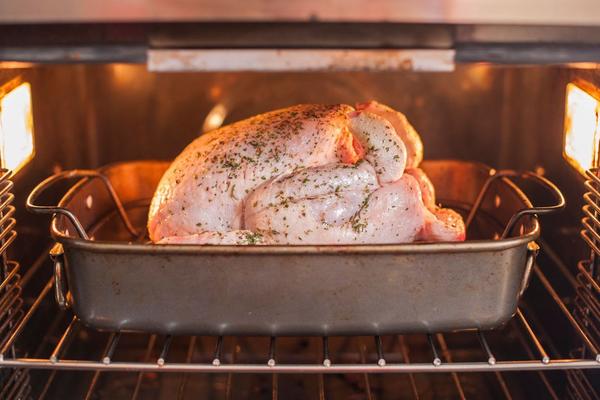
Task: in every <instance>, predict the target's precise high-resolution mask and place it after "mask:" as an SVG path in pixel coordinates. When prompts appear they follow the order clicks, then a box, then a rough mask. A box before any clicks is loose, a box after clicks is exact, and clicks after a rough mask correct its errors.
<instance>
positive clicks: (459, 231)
mask: <svg viewBox="0 0 600 400" xmlns="http://www.w3.org/2000/svg"><path fill="white" fill-rule="evenodd" d="M421 159H422V143H421V141H420V138H419V136H418V134H417V133H416V132H415V131H414V129H412V127H411V126H410V124H408V121H406V118H404V116H403V115H402V114H400V113H397V112H396V111H394V110H392V109H390V108H389V107H386V106H383V105H381V104H379V103H375V102H371V103H367V104H365V105H360V106H359V107H357V110H355V109H353V108H352V107H350V106H347V105H333V106H324V105H299V106H295V107H290V108H287V109H282V110H277V111H273V112H270V113H266V114H262V115H259V116H256V117H253V118H249V119H247V120H243V121H240V122H238V123H235V124H232V125H229V126H226V127H223V128H220V129H217V130H215V131H212V132H210V133H208V134H206V135H204V136H202V137H200V138H198V139H196V140H195V141H194V142H192V143H191V144H190V145H189V146H188V147H187V148H186V149H185V150H184V151H183V152H182V153H181V154H180V155H179V156H178V157H177V158H176V160H175V161H174V162H173V164H172V165H171V166H170V168H169V169H168V170H167V172H166V173H165V175H164V176H163V178H162V179H161V181H160V183H159V186H158V189H157V191H156V194H155V196H154V198H153V200H152V204H151V207H150V212H149V219H148V230H149V233H150V238H151V239H152V240H153V241H154V242H157V243H163V244H175V243H177V244H186V243H194V244H242V245H243V244H352V243H401V242H410V241H414V240H426V241H427V240H442V241H446V240H464V224H463V223H462V218H461V217H460V216H459V215H458V214H456V213H454V212H453V211H452V210H447V209H442V208H439V207H438V206H436V204H435V191H434V188H433V185H432V184H431V182H430V181H429V179H428V178H427V176H426V175H425V173H424V172H423V171H421V170H420V169H418V168H417V166H418V163H419V162H420V160H421ZM407 168H408V169H407Z"/></svg>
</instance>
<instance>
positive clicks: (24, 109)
mask: <svg viewBox="0 0 600 400" xmlns="http://www.w3.org/2000/svg"><path fill="white" fill-rule="evenodd" d="M8 85H11V82H9V83H8V84H7V86H8ZM11 86H12V85H11ZM5 87H6V86H5ZM33 153H34V150H33V116H32V113H31V86H30V85H29V83H27V82H25V83H22V84H20V85H18V86H17V87H15V88H14V89H12V90H10V91H6V92H4V91H3V90H2V88H0V163H1V165H2V168H7V169H10V170H12V171H13V172H15V173H16V172H17V171H18V170H19V169H21V168H22V167H23V166H24V165H25V164H27V162H28V161H29V160H31V158H32V157H33Z"/></svg>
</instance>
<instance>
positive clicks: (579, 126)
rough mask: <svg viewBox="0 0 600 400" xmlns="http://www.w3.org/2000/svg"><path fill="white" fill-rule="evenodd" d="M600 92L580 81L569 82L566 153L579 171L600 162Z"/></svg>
mask: <svg viewBox="0 0 600 400" xmlns="http://www.w3.org/2000/svg"><path fill="white" fill-rule="evenodd" d="M585 86H586V87H587V86H588V85H585ZM590 92H594V94H591V93H590ZM599 93H600V91H599V90H597V89H596V90H594V88H593V87H591V85H590V90H589V91H588V90H584V89H582V87H581V86H579V85H578V84H574V83H569V84H568V85H567V102H566V103H567V104H566V113H565V136H564V155H565V157H566V159H567V161H569V163H570V164H571V165H572V166H573V167H575V168H576V169H577V170H579V171H580V172H585V170H588V169H590V168H592V167H596V166H598V156H599V154H598V150H599V148H598V141H599V140H600V122H599V115H600V95H599Z"/></svg>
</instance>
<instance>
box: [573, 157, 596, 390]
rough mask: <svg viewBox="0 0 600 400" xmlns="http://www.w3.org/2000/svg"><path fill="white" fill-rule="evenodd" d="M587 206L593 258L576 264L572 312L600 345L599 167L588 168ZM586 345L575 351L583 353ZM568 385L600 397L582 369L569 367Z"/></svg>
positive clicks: (586, 232) (586, 222)
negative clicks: (576, 369) (575, 369)
mask: <svg viewBox="0 0 600 400" xmlns="http://www.w3.org/2000/svg"><path fill="white" fill-rule="evenodd" d="M586 178H587V179H586V181H585V187H586V189H587V190H588V191H587V192H586V193H585V194H584V195H583V199H584V206H583V214H584V217H583V218H582V221H581V223H582V225H583V229H582V231H581V237H582V238H583V240H584V241H585V242H586V243H587V245H588V246H589V248H590V259H589V260H584V261H581V262H579V263H578V264H577V275H576V277H575V278H576V294H575V297H574V299H573V305H572V309H573V316H574V317H575V319H576V320H577V321H578V323H579V324H580V326H581V328H582V329H583V331H584V332H585V333H586V335H587V336H588V338H589V339H590V341H591V342H592V343H593V344H594V345H595V346H596V347H598V346H599V345H600V271H599V266H600V177H599V169H598V168H592V169H590V170H588V171H586ZM586 351H587V350H586V348H585V347H582V348H581V349H580V350H579V351H577V352H575V354H576V355H577V356H581V357H584V356H585V355H586ZM567 379H568V383H569V387H570V389H571V392H572V393H573V394H576V395H577V396H578V397H577V398H579V399H595V398H598V397H600V393H598V391H597V388H596V387H594V385H592V384H591V383H590V379H589V378H588V376H587V374H586V373H585V372H583V371H570V372H569V373H568V374H567Z"/></svg>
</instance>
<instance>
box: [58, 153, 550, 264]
mask: <svg viewBox="0 0 600 400" xmlns="http://www.w3.org/2000/svg"><path fill="white" fill-rule="evenodd" d="M424 162H428V163H459V164H470V165H472V166H474V167H476V168H479V169H481V170H483V171H487V172H489V171H493V170H494V169H493V168H491V167H489V166H488V165H486V164H484V163H482V162H479V161H472V160H460V159H431V160H425V161H424ZM158 163H162V164H166V165H168V164H169V163H170V162H169V161H166V160H132V161H118V162H114V163H110V164H107V165H105V166H103V167H101V168H99V169H98V170H99V171H100V172H105V171H108V170H110V169H112V168H118V167H119V166H123V165H127V164H129V165H131V164H140V165H143V164H158ZM89 180H90V178H83V179H81V180H79V181H78V182H77V183H75V184H74V185H73V186H72V187H71V188H70V189H69V190H68V191H67V193H66V194H65V195H64V196H63V197H62V199H61V200H60V202H59V206H65V205H66V204H67V203H68V202H69V201H71V199H72V197H73V196H75V195H76V194H77V192H78V191H79V190H80V189H81V187H83V185H85V184H86V183H87V182H89ZM502 181H503V184H505V185H508V186H509V187H510V189H511V190H512V191H513V192H514V193H515V194H516V195H517V196H518V197H519V198H520V200H521V201H522V202H523V204H524V205H526V206H527V207H532V204H531V201H530V200H529V197H527V195H526V194H525V193H524V192H523V191H522V190H521V189H520V188H519V187H518V186H517V185H516V184H515V183H513V182H512V181H511V180H510V179H507V178H502ZM50 225H51V235H52V237H53V238H54V239H55V240H56V241H58V242H60V243H62V244H67V245H68V246H69V247H74V248H78V249H82V250H86V251H91V252H98V253H102V252H108V251H110V252H113V251H117V252H123V253H130V254H135V253H138V254H139V253H148V254H156V253H158V254H165V255H168V254H182V253H183V254H227V255H235V254H248V255H253V254H256V255H264V254H272V255H279V254H281V255H285V254H386V253H389V254H411V253H414V254H421V253H429V254H434V253H464V252H486V251H504V250H507V249H510V248H514V247H518V246H521V245H523V244H527V243H529V242H531V241H534V240H536V239H537V238H538V237H539V236H540V224H539V220H538V218H537V216H533V217H532V223H531V225H532V228H531V229H530V230H529V231H528V232H526V233H523V234H520V235H518V236H513V237H508V238H505V239H496V240H492V239H475V240H465V241H463V242H412V243H394V244H367V245H365V244H336V245H197V244H154V243H146V244H141V243H129V242H120V241H104V240H103V241H100V240H98V241H97V240H85V239H83V238H79V237H75V236H72V235H70V234H66V233H65V232H64V231H62V230H61V229H59V228H58V226H57V218H56V217H55V218H53V219H52V223H51V224H50Z"/></svg>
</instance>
